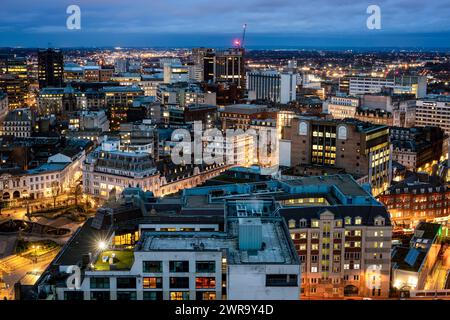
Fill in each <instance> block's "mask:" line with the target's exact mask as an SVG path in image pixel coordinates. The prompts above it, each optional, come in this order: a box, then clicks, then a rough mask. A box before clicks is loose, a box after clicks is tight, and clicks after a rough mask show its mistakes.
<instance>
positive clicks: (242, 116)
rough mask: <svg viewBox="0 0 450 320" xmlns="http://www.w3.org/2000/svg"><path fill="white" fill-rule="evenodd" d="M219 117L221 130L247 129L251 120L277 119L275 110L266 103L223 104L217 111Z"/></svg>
mask: <svg viewBox="0 0 450 320" xmlns="http://www.w3.org/2000/svg"><path fill="white" fill-rule="evenodd" d="M219 117H220V120H221V122H222V129H223V130H226V129H242V130H247V129H249V128H250V126H251V122H252V120H257V119H277V110H275V109H272V108H269V107H267V105H255V104H234V105H228V106H225V107H224V108H223V109H222V110H221V111H220V112H219Z"/></svg>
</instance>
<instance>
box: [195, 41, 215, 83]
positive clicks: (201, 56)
mask: <svg viewBox="0 0 450 320" xmlns="http://www.w3.org/2000/svg"><path fill="white" fill-rule="evenodd" d="M211 53H214V51H213V49H209V48H193V49H192V56H191V61H192V64H193V65H192V67H191V70H192V71H191V73H193V76H194V77H192V76H191V79H195V80H196V81H198V82H201V81H204V79H205V77H204V76H205V70H206V69H205V58H207V57H208V58H209V57H210V55H211ZM212 63H213V64H214V60H213V61H212ZM208 67H209V65H208ZM213 68H214V66H213ZM208 69H209V68H208ZM208 73H209V70H208ZM212 76H214V70H212ZM206 81H207V80H206Z"/></svg>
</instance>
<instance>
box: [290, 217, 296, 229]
mask: <svg viewBox="0 0 450 320" xmlns="http://www.w3.org/2000/svg"><path fill="white" fill-rule="evenodd" d="M289 228H291V229H293V228H295V220H293V219H291V220H289Z"/></svg>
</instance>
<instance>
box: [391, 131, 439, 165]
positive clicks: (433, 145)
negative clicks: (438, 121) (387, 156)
mask: <svg viewBox="0 0 450 320" xmlns="http://www.w3.org/2000/svg"><path fill="white" fill-rule="evenodd" d="M444 138H445V137H444V131H443V130H442V129H441V128H439V127H414V128H399V127H392V128H390V140H391V144H392V160H394V161H397V162H398V163H400V164H401V165H403V166H405V168H406V169H407V170H410V171H413V172H416V171H425V170H426V169H431V167H432V166H433V165H436V164H438V163H439V161H440V160H441V158H442V157H443V156H444V155H443V152H442V151H443V144H444V140H445V139H444Z"/></svg>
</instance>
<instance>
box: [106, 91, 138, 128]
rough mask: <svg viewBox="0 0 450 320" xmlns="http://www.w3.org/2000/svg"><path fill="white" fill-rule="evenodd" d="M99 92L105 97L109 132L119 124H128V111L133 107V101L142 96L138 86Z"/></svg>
mask: <svg viewBox="0 0 450 320" xmlns="http://www.w3.org/2000/svg"><path fill="white" fill-rule="evenodd" d="M100 92H101V93H103V94H104V95H105V106H106V109H107V115H108V119H109V122H110V129H111V130H117V129H118V128H119V127H120V124H121V123H126V122H129V119H128V111H129V109H131V108H132V107H133V101H134V99H135V98H137V97H140V96H143V95H144V91H143V90H142V89H141V88H139V87H138V86H124V87H115V86H114V87H104V88H102V89H100ZM144 117H145V116H144Z"/></svg>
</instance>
